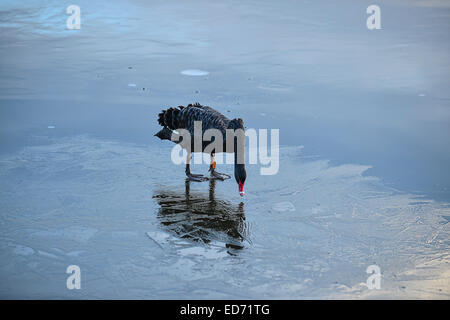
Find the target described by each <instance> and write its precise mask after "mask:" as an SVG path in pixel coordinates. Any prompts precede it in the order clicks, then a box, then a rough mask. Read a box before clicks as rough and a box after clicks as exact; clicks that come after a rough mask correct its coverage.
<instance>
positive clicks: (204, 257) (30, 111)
mask: <svg viewBox="0 0 450 320" xmlns="http://www.w3.org/2000/svg"><path fill="white" fill-rule="evenodd" d="M77 4H78V5H79V6H80V8H81V28H80V29H79V30H67V28H66V20H67V18H68V16H69V15H67V14H66V7H65V5H62V4H60V2H59V1H49V2H48V4H47V5H46V6H42V5H41V3H40V1H28V2H26V3H23V4H22V3H16V2H15V1H2V3H1V4H0V39H1V41H0V231H1V232H0V298H51V299H59V298H63V299H73V298H75V299H79V298H86V299H99V298H119V299H120V298H126V299H130V298H136V299H172V298H175V299H184V298H190V299H206V298H212V299H216V298H223V299H232V298H237V299H251V298H265V299H277V298H285V299H299V298H440V299H449V298H450V225H449V223H448V222H449V221H450V204H449V202H450V170H449V163H450V152H449V150H450V95H449V93H448V88H449V86H450V69H449V62H450V61H449V49H450V48H449V46H450V43H449V41H448V39H449V30H450V20H449V15H450V6H449V5H448V2H446V1H439V0H437V1H430V2H423V1H403V0H396V1H379V2H378V5H380V7H381V12H382V14H381V17H382V20H381V21H382V29H381V30H372V31H370V30H368V29H367V27H366V19H367V17H368V15H367V14H366V8H367V7H368V6H369V5H370V4H372V3H370V2H368V1H356V0H355V1H340V2H339V3H335V2H334V1H320V3H319V2H316V1H284V2H283V3H275V2H273V1H258V2H256V1H245V2H244V3H242V2H239V1H223V2H221V3H211V2H210V1H192V2H191V3H190V5H189V6H187V5H186V2H185V1H171V2H167V1H132V0H129V1H117V2H116V1H115V2H114V4H110V3H109V2H106V1H104V2H101V1H96V2H95V3H93V2H92V1H90V2H89V1H78V3H77ZM195 101H199V102H200V103H202V104H206V105H210V106H212V107H215V108H217V109H218V110H219V111H221V112H223V113H224V114H225V115H227V116H228V117H230V118H234V117H241V118H243V119H244V121H245V124H246V126H247V127H248V128H256V129H258V128H268V129H270V128H279V129H280V143H281V144H282V147H281V149H280V170H279V173H278V174H276V175H274V176H261V175H260V174H259V168H260V167H259V165H248V166H247V176H248V178H247V182H246V196H245V198H243V199H242V198H241V197H239V195H238V192H237V185H236V183H235V182H234V180H228V181H224V182H222V181H211V182H203V183H196V182H190V183H189V182H186V181H185V175H184V167H183V166H176V165H174V164H173V163H172V162H171V161H170V152H171V147H172V146H171V145H170V143H169V142H167V141H166V142H161V141H160V140H159V139H157V138H156V137H154V136H153V134H154V133H156V132H157V131H158V130H159V129H158V124H157V121H156V120H157V114H158V112H160V110H161V109H163V108H166V107H171V106H177V105H186V104H188V103H192V102H195ZM207 169H208V168H207V165H193V172H196V173H199V172H201V173H205V172H206V171H207ZM232 170H233V169H232V166H231V165H220V170H219V171H222V172H227V173H230V174H232ZM69 265H77V266H79V267H80V269H81V289H80V290H68V289H67V287H66V279H67V277H68V276H69V275H68V274H67V273H66V268H67V267H68V266H69ZM370 265H377V266H379V268H380V270H381V273H382V278H381V288H380V289H379V290H377V289H373V290H370V289H369V288H368V287H367V284H366V280H367V278H368V277H369V274H367V273H366V269H367V267H368V266H370Z"/></svg>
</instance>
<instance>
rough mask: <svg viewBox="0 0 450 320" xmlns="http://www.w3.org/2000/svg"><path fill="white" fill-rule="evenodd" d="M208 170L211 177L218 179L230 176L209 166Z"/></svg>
mask: <svg viewBox="0 0 450 320" xmlns="http://www.w3.org/2000/svg"><path fill="white" fill-rule="evenodd" d="M209 171H210V172H211V179H218V180H222V181H223V180H225V179H230V178H231V176H229V175H228V174H226V173H220V172H217V171H216V169H214V168H212V167H210V168H209Z"/></svg>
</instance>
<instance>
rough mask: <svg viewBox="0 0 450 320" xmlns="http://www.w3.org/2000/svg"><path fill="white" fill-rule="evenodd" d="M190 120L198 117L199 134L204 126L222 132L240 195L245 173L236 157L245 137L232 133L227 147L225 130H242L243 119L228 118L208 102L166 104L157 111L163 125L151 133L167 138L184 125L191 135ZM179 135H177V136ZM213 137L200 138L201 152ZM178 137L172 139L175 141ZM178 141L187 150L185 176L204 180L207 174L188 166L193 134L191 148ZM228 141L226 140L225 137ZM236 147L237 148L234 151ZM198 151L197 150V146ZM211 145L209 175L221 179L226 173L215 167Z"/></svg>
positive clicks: (227, 177) (243, 165) (243, 146)
mask: <svg viewBox="0 0 450 320" xmlns="http://www.w3.org/2000/svg"><path fill="white" fill-rule="evenodd" d="M194 121H201V124H202V137H203V134H204V133H205V131H206V130H208V129H217V130H219V131H220V132H221V133H222V137H223V148H222V151H223V152H227V153H234V178H235V179H236V182H237V183H238V185H239V194H240V195H241V196H244V183H245V179H246V177H247V173H246V171H245V164H244V162H243V161H237V160H238V154H239V157H240V158H239V159H243V157H244V155H243V154H244V148H245V137H244V138H243V139H237V138H236V136H234V135H233V136H232V138H233V139H234V140H233V144H232V145H233V148H231V150H229V149H230V147H228V148H227V141H226V139H227V134H226V130H227V129H231V130H233V132H234V130H237V129H241V130H242V132H244V121H243V120H242V119H240V118H237V119H232V120H230V119H228V118H227V117H225V116H224V115H223V114H221V113H220V112H218V111H217V110H214V109H213V108H211V107H208V106H202V105H201V104H199V103H195V104H189V105H188V106H187V107H184V106H178V107H176V108H169V109H167V110H162V112H161V113H159V115H158V123H159V124H160V125H161V126H162V127H163V129H162V130H160V131H159V132H158V133H156V134H155V136H156V137H158V138H160V139H161V140H171V137H172V135H177V133H176V132H174V131H177V130H179V129H185V130H187V131H188V132H189V133H190V136H191V137H194ZM178 138H179V137H178ZM214 139H215V137H214V136H213V137H212V138H211V141H203V140H202V144H201V152H205V148H206V147H207V146H208V145H209V144H210V143H212V142H213V141H214ZM177 140H178V139H176V141H177ZM182 142H183V141H182V139H181V141H178V142H176V143H178V144H180V145H181V146H182V147H183V148H184V149H186V150H187V151H188V154H187V159H186V176H187V177H188V179H189V180H193V181H205V180H208V178H207V177H205V176H203V175H201V174H193V173H191V170H190V161H191V150H194V152H197V150H195V149H194V138H192V139H191V146H190V147H191V148H190V149H189V148H186V147H184V146H183V144H182ZM229 142H230V141H229ZM238 150H239V152H238ZM198 151H200V150H198ZM214 155H215V149H213V150H212V151H211V164H210V166H209V171H210V172H211V179H219V180H225V179H229V178H230V176H229V175H227V174H223V173H219V172H217V171H216V162H215V161H214Z"/></svg>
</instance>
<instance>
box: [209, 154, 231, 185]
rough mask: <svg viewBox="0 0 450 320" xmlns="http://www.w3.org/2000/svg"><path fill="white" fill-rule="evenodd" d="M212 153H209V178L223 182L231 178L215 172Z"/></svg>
mask: <svg viewBox="0 0 450 320" xmlns="http://www.w3.org/2000/svg"><path fill="white" fill-rule="evenodd" d="M214 155H215V153H214V152H211V164H210V165H209V171H210V172H211V178H212V179H219V180H225V179H230V178H231V176H229V175H227V174H225V173H220V172H217V171H216V161H214Z"/></svg>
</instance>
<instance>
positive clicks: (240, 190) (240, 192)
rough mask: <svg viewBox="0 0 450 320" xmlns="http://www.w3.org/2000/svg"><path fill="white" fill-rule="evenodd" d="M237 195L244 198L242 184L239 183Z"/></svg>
mask: <svg viewBox="0 0 450 320" xmlns="http://www.w3.org/2000/svg"><path fill="white" fill-rule="evenodd" d="M239 194H240V195H241V197H243V196H244V194H245V192H244V183H239Z"/></svg>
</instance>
